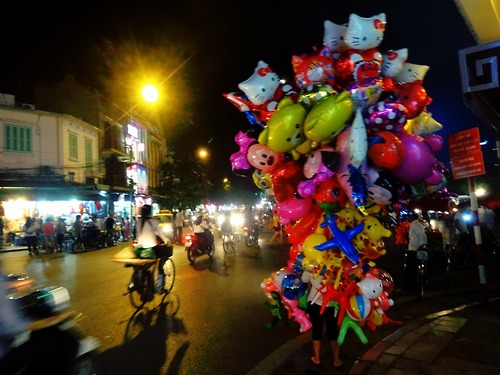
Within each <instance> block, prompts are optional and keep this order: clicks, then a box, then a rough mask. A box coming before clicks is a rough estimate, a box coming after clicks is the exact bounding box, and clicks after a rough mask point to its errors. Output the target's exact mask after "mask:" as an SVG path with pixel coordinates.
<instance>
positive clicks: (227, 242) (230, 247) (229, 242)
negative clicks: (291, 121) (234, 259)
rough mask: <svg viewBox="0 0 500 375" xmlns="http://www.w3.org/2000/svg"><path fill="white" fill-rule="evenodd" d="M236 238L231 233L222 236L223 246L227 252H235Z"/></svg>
mask: <svg viewBox="0 0 500 375" xmlns="http://www.w3.org/2000/svg"><path fill="white" fill-rule="evenodd" d="M234 247H235V246H234V239H232V238H231V237H230V236H229V235H227V234H224V235H223V236H222V248H223V249H224V252H225V253H226V254H232V253H234Z"/></svg>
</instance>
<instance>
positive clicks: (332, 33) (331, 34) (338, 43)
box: [323, 20, 348, 57]
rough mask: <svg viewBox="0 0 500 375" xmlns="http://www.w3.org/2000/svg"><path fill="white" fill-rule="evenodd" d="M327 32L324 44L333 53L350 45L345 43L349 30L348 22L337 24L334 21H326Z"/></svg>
mask: <svg viewBox="0 0 500 375" xmlns="http://www.w3.org/2000/svg"><path fill="white" fill-rule="evenodd" d="M324 25H325V32H324V34H323V45H324V46H325V47H326V48H328V50H329V51H330V52H331V53H333V56H334V57H336V56H335V52H337V53H338V52H342V51H345V50H346V49H347V48H348V47H347V44H345V41H344V37H345V32H346V31H347V24H343V25H337V24H336V23H333V22H332V21H328V20H327V21H325V23H324Z"/></svg>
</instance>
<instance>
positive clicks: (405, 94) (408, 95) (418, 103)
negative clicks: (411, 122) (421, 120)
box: [398, 81, 432, 119]
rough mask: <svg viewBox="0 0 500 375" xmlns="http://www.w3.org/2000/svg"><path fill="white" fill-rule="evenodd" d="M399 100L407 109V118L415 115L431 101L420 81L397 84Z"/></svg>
mask: <svg viewBox="0 0 500 375" xmlns="http://www.w3.org/2000/svg"><path fill="white" fill-rule="evenodd" d="M398 93H399V95H400V97H401V98H400V102H401V104H403V105H404V106H405V107H406V109H407V110H408V117H407V118H408V119H412V118H415V117H417V116H418V115H419V114H420V112H422V111H423V110H424V108H425V107H427V106H428V105H430V104H431V103H432V98H431V97H430V96H428V95H427V91H425V89H424V86H422V81H415V82H410V83H403V84H402V85H400V86H399V90H398Z"/></svg>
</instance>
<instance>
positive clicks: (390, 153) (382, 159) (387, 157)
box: [368, 130, 404, 169]
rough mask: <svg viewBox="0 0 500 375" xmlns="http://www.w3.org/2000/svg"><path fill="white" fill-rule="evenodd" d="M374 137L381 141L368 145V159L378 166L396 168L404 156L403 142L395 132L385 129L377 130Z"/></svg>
mask: <svg viewBox="0 0 500 375" xmlns="http://www.w3.org/2000/svg"><path fill="white" fill-rule="evenodd" d="M376 137H380V138H382V142H380V143H373V144H372V145H371V146H370V148H369V149H368V157H369V158H370V160H371V161H372V162H373V164H375V165H376V166H378V167H382V168H387V169H394V168H397V167H398V166H399V165H400V164H401V163H402V162H403V158H404V147H403V142H401V140H400V139H399V138H398V137H397V136H396V135H395V134H393V133H391V132H388V131H385V130H382V131H379V132H377V135H376Z"/></svg>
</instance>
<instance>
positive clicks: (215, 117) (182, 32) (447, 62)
mask: <svg viewBox="0 0 500 375" xmlns="http://www.w3.org/2000/svg"><path fill="white" fill-rule="evenodd" d="M210 3H211V2H209V1H197V0H184V1H168V0H167V1H158V2H153V1H140V2H137V4H135V5H129V4H128V3H127V2H118V1H105V0H100V1H85V2H74V4H71V3H70V4H68V3H63V4H60V2H57V6H56V2H48V1H36V2H32V3H31V5H29V4H30V3H29V2H28V3H26V2H14V1H11V2H8V3H6V4H3V5H2V22H3V25H2V26H3V27H2V29H3V33H2V49H1V50H2V58H1V59H0V68H1V74H0V92H2V93H8V94H14V95H16V96H19V95H25V96H26V100H24V99H23V101H25V102H26V101H28V102H29V99H30V98H29V90H28V91H26V89H25V88H26V87H29V86H32V85H35V84H40V83H55V82H57V81H59V80H61V79H62V78H64V76H65V75H66V74H73V75H75V78H76V80H77V81H79V82H81V83H83V84H85V85H87V86H89V87H95V88H97V89H98V90H106V85H105V84H104V83H103V82H104V81H105V78H106V75H107V73H108V71H107V68H106V66H105V63H104V61H106V59H105V57H109V55H107V54H106V53H105V51H103V49H104V48H103V46H105V45H106V43H111V44H112V45H113V46H115V47H117V46H118V47H119V46H120V45H121V44H124V43H137V44H140V45H143V46H144V45H146V46H148V47H150V48H152V49H155V50H158V49H161V48H166V49H167V50H168V51H166V52H164V53H166V54H168V53H171V54H175V55H176V56H177V58H178V59H179V60H180V61H183V60H184V59H185V58H189V62H188V63H187V64H186V65H185V66H184V67H183V68H181V70H180V71H179V74H178V77H176V78H182V81H181V82H182V84H183V87H182V88H172V86H171V87H170V88H169V90H170V95H172V92H174V93H175V94H174V95H173V96H172V97H171V98H172V100H171V101H169V102H170V104H172V107H175V111H173V110H172V111H171V112H170V114H169V115H168V118H169V119H170V120H171V123H172V126H175V127H176V129H175V131H172V132H171V133H170V134H172V136H173V137H177V140H179V139H182V140H183V141H184V142H189V143H190V144H193V146H194V145H205V146H208V147H209V148H210V150H211V152H212V156H213V158H212V160H211V167H212V168H213V170H214V171H217V172H216V174H217V175H218V176H220V177H224V176H227V177H231V179H241V178H243V177H238V176H236V175H234V173H232V171H231V164H230V161H229V157H230V155H231V154H232V153H233V152H236V151H237V150H238V147H237V145H236V144H235V142H234V135H235V134H236V133H237V132H238V131H239V130H242V129H245V128H246V127H248V125H249V123H248V121H247V120H246V118H245V116H244V114H243V113H241V112H239V111H238V110H237V109H236V107H234V106H233V105H232V104H231V103H229V102H228V101H227V100H226V99H224V98H223V97H222V94H223V93H228V92H233V91H238V90H239V89H238V83H240V82H242V81H244V80H246V79H247V78H248V77H250V75H251V74H252V73H253V70H254V68H255V66H256V65H257V62H258V61H259V60H263V61H265V62H266V63H268V64H269V65H270V67H271V68H272V69H273V70H274V71H276V72H277V73H278V74H279V75H280V76H281V77H283V78H293V72H292V67H291V57H292V55H294V54H295V55H300V54H305V53H310V52H312V49H313V47H318V48H321V47H322V40H323V23H324V21H325V20H330V21H332V22H335V23H337V24H342V23H345V22H347V21H348V17H349V15H350V14H351V13H356V14H358V15H360V16H362V17H371V16H373V15H375V14H378V13H381V12H384V13H386V15H387V25H386V31H385V36H384V40H383V42H382V44H381V45H380V46H379V50H380V51H381V52H385V51H387V50H389V49H393V50H396V49H400V48H408V50H409V56H408V62H411V63H414V64H421V65H429V66H430V69H429V71H428V73H427V75H426V76H425V79H424V87H425V89H426V90H427V93H428V94H429V95H430V96H431V97H432V99H433V102H432V104H431V105H430V106H429V107H428V108H427V109H428V110H429V111H430V112H431V113H432V115H433V117H434V119H436V120H437V121H439V122H440V123H441V124H442V125H443V126H444V128H443V130H441V131H440V132H439V133H437V134H439V135H441V136H443V137H444V138H445V139H446V138H447V135H448V134H449V133H454V132H457V131H461V130H465V129H468V128H471V127H476V126H479V127H480V131H481V136H482V138H483V139H486V138H487V139H488V140H489V142H490V143H489V145H491V147H490V148H488V147H486V148H485V149H484V150H485V153H484V157H485V159H486V160H489V159H490V157H491V158H492V160H493V159H494V156H495V154H494V151H492V150H491V148H493V147H494V136H493V134H492V133H491V132H490V131H489V129H488V128H487V127H485V126H484V125H482V124H481V123H480V121H479V119H478V118H477V117H476V116H475V115H473V114H472V113H471V112H470V110H469V109H468V108H466V107H465V105H464V104H463V100H462V93H461V81H460V72H459V64H458V51H459V50H460V49H462V48H467V47H471V46H474V45H476V44H477V43H476V42H475V40H474V38H473V37H472V35H471V33H470V32H469V30H468V28H467V26H466V24H465V22H464V20H463V19H462V17H461V15H460V14H459V12H458V10H457V8H456V6H455V4H454V2H453V0H436V1H432V2H431V1H394V0H372V1H363V0H335V1H334V0H309V1H292V0H287V1H282V0H278V1H276V0H266V1H254V2H236V1H229V0H218V1H214V2H213V3H215V4H216V5H213V4H210ZM424 4H425V5H424ZM157 53H158V52H157ZM158 56H163V55H162V54H161V53H160V54H159V55H158ZM115 58H117V57H116V56H115ZM118 59H120V56H118ZM159 65H160V66H161V65H162V61H161V59H160V61H159ZM167 65H168V64H167V63H165V66H167ZM172 83H173V84H175V83H176V81H175V80H172ZM177 93H178V95H176V94H177ZM174 96H175V98H174ZM165 101H167V99H165ZM177 127H178V128H177ZM193 149H194V147H193ZM490 153H491V155H490ZM437 156H438V160H440V161H442V162H444V163H445V164H446V165H448V166H449V156H448V147H447V144H445V146H444V148H443V150H442V151H441V152H440V153H438V155H437Z"/></svg>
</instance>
